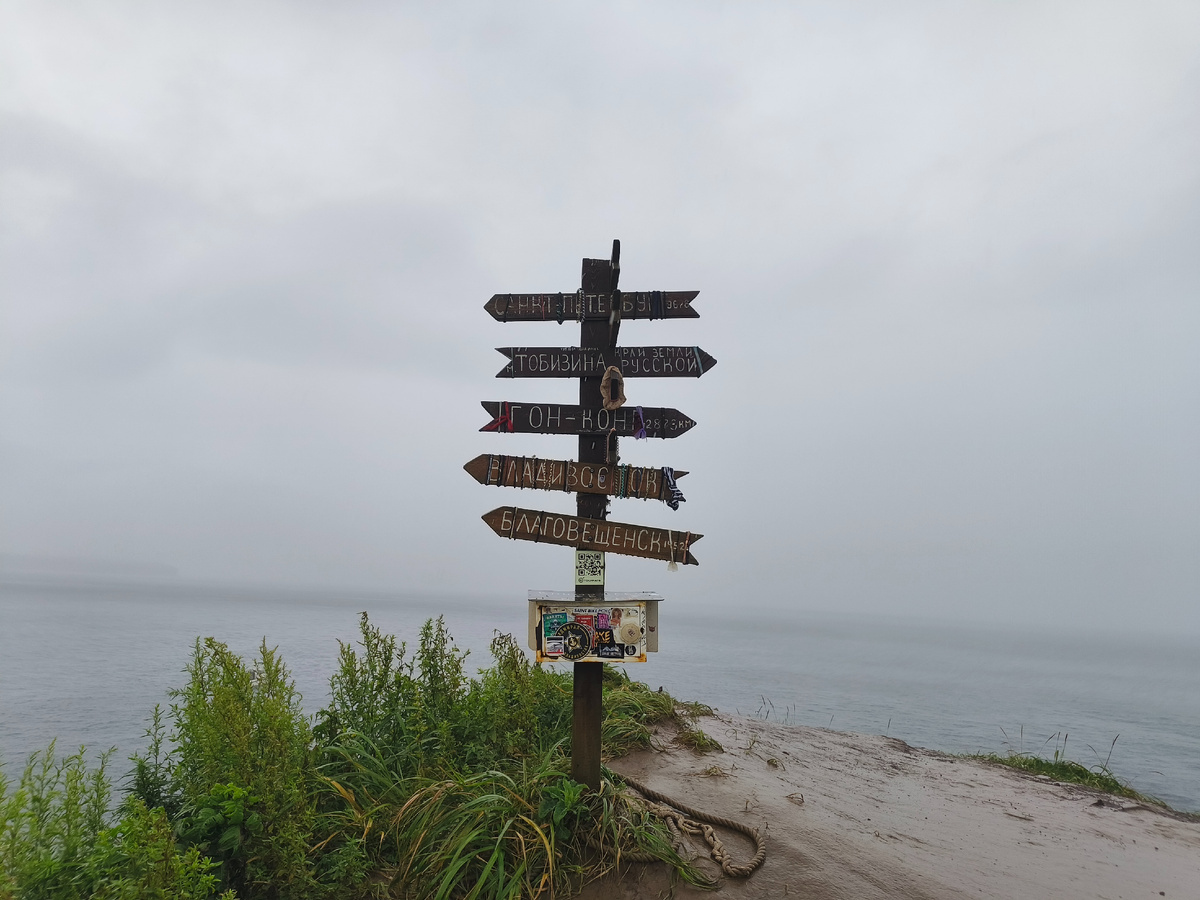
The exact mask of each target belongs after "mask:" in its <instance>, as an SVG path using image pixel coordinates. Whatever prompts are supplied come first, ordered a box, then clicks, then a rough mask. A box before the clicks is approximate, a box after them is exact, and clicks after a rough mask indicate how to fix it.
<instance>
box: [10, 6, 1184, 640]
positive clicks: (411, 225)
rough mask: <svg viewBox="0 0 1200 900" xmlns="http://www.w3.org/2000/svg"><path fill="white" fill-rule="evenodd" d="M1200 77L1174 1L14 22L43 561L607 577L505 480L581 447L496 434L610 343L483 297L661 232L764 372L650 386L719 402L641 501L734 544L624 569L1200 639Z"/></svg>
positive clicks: (664, 458) (571, 284)
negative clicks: (519, 358)
mask: <svg viewBox="0 0 1200 900" xmlns="http://www.w3.org/2000/svg"><path fill="white" fill-rule="evenodd" d="M1198 96H1200V6H1198V5H1197V4H1195V3H1177V2H1165V0H1164V2H1157V0H1152V2H1146V3H1138V4H1128V3H1116V2H1091V0H1089V2H1046V3H1037V4H1033V3H1009V4H984V3H961V4H952V5H948V4H945V3H937V2H928V3H923V2H917V3H906V4H894V3H884V2H870V0H864V2H853V3H845V2H840V0H839V2H789V3H761V4H733V3H707V4H690V3H689V4H683V3H670V2H661V3H658V2H651V3H617V4H606V5H603V6H601V5H595V4H592V5H587V4H576V3H542V2H534V3H524V4H519V5H517V6H515V7H514V6H511V5H510V6H505V7H498V6H496V5H494V4H484V3H450V4H423V3H416V4H393V5H386V4H383V5H381V4H374V3H349V4H338V5H336V6H330V5H321V4H295V3H287V4H284V3H277V2H269V0H264V2H256V3H254V4H252V5H246V4H232V3H178V4H154V5H147V4H144V3H136V2H110V3H105V4H102V5H88V6H77V5H73V4H72V5H61V4H52V5H46V4H30V3H8V4H4V6H3V8H2V9H0V423H2V424H0V554H2V556H0V567H2V569H3V572H4V573H6V576H11V577H17V576H21V577H24V576H25V575H27V574H30V573H32V574H38V573H41V574H45V573H48V572H49V573H52V574H54V576H55V577H60V576H63V575H64V574H68V575H71V576H72V577H77V576H78V577H84V576H87V577H91V576H92V575H96V576H103V577H124V576H121V575H120V573H122V572H124V573H135V575H136V573H141V574H140V575H136V577H142V576H143V575H144V576H146V577H151V576H153V577H156V578H171V577H175V578H177V579H178V580H179V583H181V584H190V583H222V584H238V583H240V584H256V585H282V586H287V587H291V588H299V589H316V588H321V589H325V588H330V589H336V590H343V589H344V590H374V591H383V592H403V593H417V594H420V593H422V592H425V593H430V592H437V593H450V594H474V595H487V596H493V597H510V598H513V600H514V602H522V598H523V597H524V596H525V591H526V590H527V589H529V588H547V589H555V588H557V589H565V588H567V587H569V586H570V577H571V562H570V553H569V551H567V550H565V549H560V548H548V547H545V546H535V545H533V544H526V543H522V542H518V541H501V540H499V539H497V537H496V536H495V535H494V534H493V533H492V532H491V531H490V530H489V529H488V528H487V527H486V526H485V525H484V524H483V523H482V522H481V521H480V516H481V515H482V514H483V513H485V512H487V511H488V510H490V509H492V508H494V507H497V506H500V505H503V504H506V503H513V502H516V497H517V496H518V495H517V494H516V492H515V491H510V490H501V489H497V488H495V487H483V486H480V485H478V484H476V483H475V482H474V481H472V480H471V479H470V478H469V477H467V476H466V475H465V474H464V473H463V472H462V470H461V467H462V465H463V464H464V463H465V462H467V460H469V459H471V458H473V457H474V456H476V455H478V454H480V453H510V454H531V455H532V454H536V455H539V456H543V457H553V458H569V457H571V456H573V455H574V447H575V442H574V439H573V438H571V437H550V436H519V435H501V434H480V433H478V429H479V428H480V426H482V425H483V424H484V423H485V422H486V421H487V416H486V415H485V414H484V413H483V411H482V409H481V408H480V406H479V402H480V401H481V400H492V401H495V400H512V401H524V402H539V401H541V402H573V401H574V398H575V395H576V387H575V384H574V383H573V382H570V381H567V380H558V379H538V380H514V381H508V380H497V379H495V378H494V375H495V373H496V371H497V370H498V369H499V368H500V367H501V365H502V364H503V362H504V357H502V356H501V355H500V354H498V353H496V352H495V350H494V348H496V347H505V346H569V345H572V344H575V343H576V342H577V341H578V327H577V326H576V325H575V324H573V323H569V322H568V323H566V324H563V325H561V326H560V325H558V324H557V323H553V322H548V323H540V322H539V323H527V324H518V323H509V324H501V323H498V322H495V321H493V320H492V319H491V318H490V317H489V316H488V315H487V314H485V313H484V311H483V304H484V302H485V301H486V300H487V299H488V298H489V297H490V296H491V295H492V294H494V293H497V292H526V291H549V292H557V291H571V290H573V289H575V288H577V287H578V285H579V277H580V259H581V258H582V257H585V256H586V257H606V256H607V255H608V253H609V249H610V246H611V242H612V240H613V238H620V239H621V241H622V247H623V254H622V276H621V286H622V287H623V288H625V289H627V290H698V291H700V295H699V297H698V299H697V300H696V302H695V308H696V309H697V310H698V311H699V312H700V315H701V318H699V319H696V320H670V321H654V322H647V321H627V322H625V323H624V324H623V325H622V328H621V335H620V337H621V343H622V344H626V345H631V346H632V345H639V344H668V345H682V346H697V347H700V348H702V349H703V350H704V351H706V352H708V353H710V354H712V356H713V357H715V358H716V360H717V361H718V364H717V365H716V366H715V367H713V368H712V369H711V370H710V371H708V372H707V373H706V374H705V375H704V377H703V378H700V379H687V378H670V379H668V378H661V379H630V382H629V384H628V385H627V388H626V393H627V394H628V395H629V397H630V402H631V403H636V404H638V405H643V406H670V407H676V408H678V409H680V410H682V411H683V412H684V413H685V414H686V415H688V416H690V417H692V418H694V419H695V420H696V421H697V422H698V425H697V426H696V427H695V428H693V429H691V430H690V431H688V432H687V433H686V434H683V435H682V436H680V437H678V438H675V439H672V440H649V441H633V440H624V441H622V444H621V453H622V457H623V461H624V462H627V463H633V464H636V465H643V466H664V465H665V466H672V467H674V468H677V469H685V470H688V471H689V472H690V473H691V474H689V475H688V476H687V478H686V479H684V480H683V481H682V482H681V484H680V487H681V488H682V489H683V491H684V493H685V495H686V497H687V501H686V503H685V504H683V506H682V507H681V508H680V510H679V511H678V512H671V511H670V510H669V509H667V508H665V507H664V506H663V505H662V504H659V503H650V502H640V501H635V500H620V501H616V502H615V503H614V506H613V511H612V513H611V515H612V517H613V518H614V519H617V520H618V521H631V522H637V523H644V524H648V525H657V526H663V527H669V528H672V529H677V530H688V531H692V532H696V533H702V534H703V535H704V538H703V540H702V541H701V542H699V543H698V544H697V545H696V546H695V554H696V556H697V557H698V559H699V561H700V566H699V567H698V568H693V567H686V568H685V570H684V571H680V572H677V573H668V572H667V571H666V566H665V564H663V563H659V562H650V561H645V560H636V559H628V558H615V557H610V561H609V584H610V586H611V587H613V588H616V589H624V590H651V591H658V592H660V593H662V594H663V595H665V596H667V597H668V598H670V599H672V600H673V601H674V602H677V603H678V604H679V605H680V606H684V605H686V606H687V607H689V608H693V609H696V610H703V611H705V612H706V614H710V615H713V616H718V617H719V616H720V615H722V614H725V613H729V614H736V615H737V616H738V617H740V619H744V620H746V623H762V627H766V628H769V627H770V625H769V623H770V622H771V621H773V619H774V618H775V617H777V616H779V615H780V614H782V613H783V612H787V613H788V614H789V615H790V614H792V613H818V612H821V611H833V612H837V613H838V614H846V615H851V616H880V615H887V616H890V617H895V618H898V619H904V618H905V617H913V619H914V621H917V620H920V621H936V622H941V623H944V624H948V625H957V624H963V625H973V624H980V623H999V624H1002V625H1013V626H1014V627H1015V626H1021V627H1024V626H1026V625H1032V626H1035V627H1036V626H1039V625H1046V626H1054V627H1058V628H1078V629H1082V630H1085V631H1087V632H1089V633H1091V632H1092V631H1095V630H1100V631H1105V630H1107V631H1110V632H1114V633H1131V632H1146V633H1148V634H1182V633H1187V634H1197V633H1200V604H1198V603H1197V602H1196V600H1197V595H1198V588H1200V467H1198V466H1197V465H1196V459H1197V454H1198V451H1200V353H1198V352H1197V346H1198V343H1200V341H1198V338H1200V304H1198V303H1197V302H1196V301H1197V296H1198V288H1200V254H1198V253H1197V252H1196V248H1197V246H1200V174H1198V173H1200V169H1198V168H1197V166H1196V160H1197V159H1200V104H1197V103H1196V98H1197V97H1198ZM519 496H520V502H521V503H522V504H523V505H526V506H531V507H533V506H538V507H541V508H545V509H550V510H555V511H559V512H570V511H573V510H574V501H573V499H572V498H569V497H566V496H563V495H554V494H547V495H546V496H545V497H536V496H535V495H534V494H533V493H531V492H525V493H523V494H520V495H519ZM89 573H90V575H89ZM113 573H117V574H115V575H114V574H113ZM172 573H173V575H172ZM739 627H742V626H741V625H739ZM745 627H757V626H752V624H746V625H745Z"/></svg>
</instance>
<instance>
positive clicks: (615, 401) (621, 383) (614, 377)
mask: <svg viewBox="0 0 1200 900" xmlns="http://www.w3.org/2000/svg"><path fill="white" fill-rule="evenodd" d="M600 400H601V402H602V403H603V405H604V408H605V409H606V410H608V411H609V412H616V411H617V410H618V409H620V408H621V407H622V406H624V405H625V376H624V375H622V374H621V370H620V369H618V368H617V367H616V366H609V367H608V368H607V369H605V370H604V377H603V378H601V379H600Z"/></svg>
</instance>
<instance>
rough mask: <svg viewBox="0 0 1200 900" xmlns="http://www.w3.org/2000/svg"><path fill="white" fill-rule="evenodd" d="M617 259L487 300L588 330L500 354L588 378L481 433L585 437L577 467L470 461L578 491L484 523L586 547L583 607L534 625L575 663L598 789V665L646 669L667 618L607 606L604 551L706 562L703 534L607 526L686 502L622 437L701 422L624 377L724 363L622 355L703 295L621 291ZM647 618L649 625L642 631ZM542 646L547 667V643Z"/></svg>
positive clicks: (584, 757) (580, 591)
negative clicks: (635, 325) (628, 333)
mask: <svg viewBox="0 0 1200 900" xmlns="http://www.w3.org/2000/svg"><path fill="white" fill-rule="evenodd" d="M620 261H621V243H620V241H613V252H612V258H611V259H585V260H584V261H583V276H582V279H581V285H580V288H579V290H578V291H572V292H569V293H561V294H495V295H493V296H492V298H491V299H490V300H488V302H487V303H486V304H485V305H484V309H485V310H487V312H488V314H489V315H491V316H492V318H494V319H495V320H497V321H498V322H557V323H558V324H560V325H561V324H563V323H564V322H567V321H572V322H578V323H579V326H580V340H579V346H578V347H501V348H499V350H500V352H501V353H503V354H504V355H505V356H506V357H507V358H508V360H509V362H508V364H507V365H505V367H504V368H503V369H501V370H500V372H499V373H497V376H496V377H497V378H578V379H579V403H578V404H559V403H527V402H523V401H509V400H500V401H483V408H484V409H485V410H486V411H487V413H488V415H489V416H491V421H490V422H488V423H487V424H486V425H484V426H483V427H482V428H481V429H480V431H492V432H497V433H501V434H510V433H515V434H573V435H577V436H578V438H579V458H578V460H563V459H538V458H532V457H514V456H498V455H486V454H485V455H480V456H477V457H476V458H475V459H473V460H471V461H470V462H468V463H467V464H466V465H465V466H463V468H464V469H466V471H467V473H468V474H469V475H470V476H471V477H472V478H474V479H475V480H476V481H478V482H479V483H480V484H485V485H496V486H499V487H517V488H534V489H538V490H545V491H564V492H573V493H575V505H576V515H566V514H563V513H556V512H548V511H541V510H533V509H523V508H520V507H516V506H501V507H498V508H496V509H493V510H492V511H491V512H489V513H487V514H486V515H484V516H483V520H484V522H486V523H487V525H488V526H489V527H490V528H491V529H492V530H493V531H495V532H496V534H498V535H500V536H501V537H505V538H510V539H514V540H524V541H534V542H538V543H546V544H558V545H563V546H568V547H574V548H575V551H576V577H575V592H574V599H575V604H576V606H575V607H574V612H571V611H570V609H571V608H569V607H566V606H560V607H556V608H555V609H557V610H558V611H553V612H550V613H547V614H546V615H545V616H544V617H543V621H541V622H538V623H536V628H535V626H534V621H533V618H532V616H533V613H532V612H531V614H530V615H531V626H530V628H531V634H533V635H536V636H537V639H538V640H543V639H544V640H545V641H546V642H547V643H550V642H553V643H554V645H555V647H554V648H553V649H551V648H548V647H547V648H546V653H547V654H549V655H550V658H562V659H567V660H576V661H575V662H574V666H575V670H574V718H573V721H572V725H571V777H572V778H574V779H575V780H576V781H578V782H581V783H583V784H586V785H588V786H589V787H590V788H592V789H593V790H598V789H599V787H600V726H601V712H602V710H601V687H600V686H601V674H602V672H603V663H602V662H599V661H593V660H598V659H611V660H613V661H618V662H619V661H624V662H637V661H644V660H645V658H646V657H645V650H646V649H650V650H657V647H658V643H657V637H658V636H657V633H654V635H653V640H652V641H648V642H646V643H639V641H642V639H643V637H644V633H645V631H646V629H649V631H650V632H652V633H653V632H656V629H657V612H656V611H655V612H654V614H653V615H652V616H649V617H647V616H646V615H645V614H644V611H642V610H641V607H639V606H636V605H635V606H628V605H624V604H622V603H621V601H614V603H616V606H611V605H610V606H605V591H604V573H605V562H604V556H605V554H608V553H616V554H621V555H624V556H637V557H642V558H644V559H658V560H665V561H666V562H668V563H671V564H672V566H674V565H676V564H678V565H693V566H694V565H698V563H697V562H696V558H695V557H694V556H693V555H692V552H691V548H692V546H693V545H694V544H695V543H696V541H698V540H700V538H701V537H702V535H699V534H693V533H692V532H689V531H675V530H672V529H667V528H656V527H649V526H643V525H631V524H627V523H623V522H610V521H608V503H609V498H625V497H636V498H639V499H643V500H645V499H657V500H662V501H664V502H666V503H667V504H668V505H669V506H670V507H671V508H672V509H678V507H679V504H680V503H681V502H682V501H683V495H682V494H681V493H680V492H679V489H678V486H677V485H676V484H675V480H676V479H678V478H681V477H683V476H684V475H686V474H687V473H686V472H676V471H673V470H672V469H670V468H644V467H635V466H622V465H620V462H619V459H620V457H619V455H618V452H617V443H618V439H620V438H622V437H634V438H637V439H641V438H675V437H678V436H679V435H681V434H683V433H684V432H686V431H689V430H690V429H691V428H692V427H693V426H694V425H695V424H696V423H695V421H693V420H692V419H691V418H689V417H688V416H686V415H684V414H683V413H681V412H680V411H679V410H677V409H670V408H663V407H639V406H636V405H633V404H627V403H626V402H625V396H624V388H623V386H622V383H621V382H622V379H624V378H625V377H631V378H633V377H649V378H670V377H676V378H679V377H683V378H688V377H690V378H699V377H700V376H702V375H703V374H704V373H705V372H707V371H709V370H710V369H711V368H712V367H713V366H714V365H716V362H717V361H716V360H715V359H713V358H712V357H711V356H710V355H709V354H707V353H705V352H704V351H703V350H701V349H700V348H699V347H677V346H663V347H620V348H618V347H617V335H618V333H619V331H620V327H621V320H622V319H695V318H698V317H699V313H697V312H696V311H695V310H694V309H692V301H693V300H694V299H695V298H696V295H697V294H698V293H699V292H698V291H628V292H626V291H621V290H620V287H619V283H620V276H621V265H620ZM602 385H603V391H602ZM647 596H649V595H647ZM622 597H625V595H622ZM650 605H651V606H653V605H654V604H653V603H651V604H650ZM592 607H594V608H592ZM531 609H532V607H531ZM622 612H623V613H624V617H623V618H621V617H620V616H621V614H622ZM559 622H562V623H563V624H562V625H561V626H560V625H559V624H558V623H559ZM643 622H644V623H646V625H645V628H643V627H642V626H641V625H639V624H638V623H643ZM622 635H623V637H621V636H622ZM618 637H620V639H619V640H618ZM589 642H591V643H589ZM538 646H539V649H538V654H539V659H541V658H543V652H542V645H541V644H539V645H538ZM593 647H594V652H593ZM554 654H560V656H557V657H556V656H554Z"/></svg>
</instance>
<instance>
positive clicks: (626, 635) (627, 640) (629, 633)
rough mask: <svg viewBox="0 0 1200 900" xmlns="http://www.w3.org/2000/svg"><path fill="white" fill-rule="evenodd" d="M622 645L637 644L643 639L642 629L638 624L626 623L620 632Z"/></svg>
mask: <svg viewBox="0 0 1200 900" xmlns="http://www.w3.org/2000/svg"><path fill="white" fill-rule="evenodd" d="M620 635H621V643H622V644H636V643H637V642H638V641H639V640H641V638H642V629H641V628H639V627H638V624H637V622H625V623H624V624H623V625H622V626H621V630H620Z"/></svg>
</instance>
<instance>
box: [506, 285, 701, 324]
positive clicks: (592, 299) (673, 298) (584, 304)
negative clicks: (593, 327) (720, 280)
mask: <svg viewBox="0 0 1200 900" xmlns="http://www.w3.org/2000/svg"><path fill="white" fill-rule="evenodd" d="M699 293H700V292H699V291H628V292H625V291H618V292H616V293H615V294H614V293H607V294H585V293H584V292H583V291H572V292H571V293H568V294H493V295H492V299H491V300H489V301H488V302H487V303H485V304H484V306H483V308H484V309H486V310H487V311H488V312H489V313H490V314H491V316H492V318H493V319H495V320H496V321H497V322H558V323H559V324H560V325H561V324H562V323H563V322H568V321H571V322H573V321H582V320H584V319H607V318H608V317H609V315H610V314H611V313H612V311H613V297H614V296H615V297H618V298H619V303H620V308H621V318H622V319H698V318H700V313H698V312H696V311H695V310H694V309H692V301H693V300H695V299H696V296H697V295H698V294H699Z"/></svg>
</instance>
